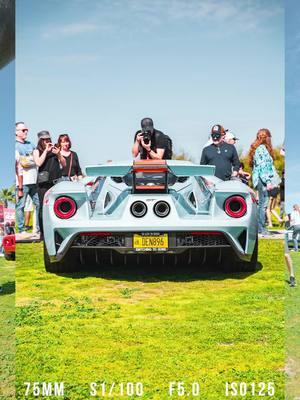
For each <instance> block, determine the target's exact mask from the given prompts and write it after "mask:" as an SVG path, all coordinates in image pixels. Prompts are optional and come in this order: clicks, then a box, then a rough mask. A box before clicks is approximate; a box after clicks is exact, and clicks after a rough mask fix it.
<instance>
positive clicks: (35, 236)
mask: <svg viewBox="0 0 300 400" xmlns="http://www.w3.org/2000/svg"><path fill="white" fill-rule="evenodd" d="M31 238H32V239H35V240H40V239H41V234H40V232H37V233H33V234H32V235H31Z"/></svg>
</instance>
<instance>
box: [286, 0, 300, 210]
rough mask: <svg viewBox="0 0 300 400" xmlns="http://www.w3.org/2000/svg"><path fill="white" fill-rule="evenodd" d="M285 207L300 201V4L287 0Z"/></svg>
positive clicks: (290, 207)
mask: <svg viewBox="0 0 300 400" xmlns="http://www.w3.org/2000/svg"><path fill="white" fill-rule="evenodd" d="M285 15H286V102H285V106H286V145H285V147H286V154H287V157H286V210H287V211H288V212H290V211H291V210H292V205H293V204H295V203H298V204H300V180H299V171H300V166H299V154H300V130H299V126H300V114H299V108H300V81H299V76H300V64H299V61H300V31H299V20H300V7H299V2H298V1H297V0H288V1H286V14H285Z"/></svg>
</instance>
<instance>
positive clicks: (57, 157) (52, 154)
mask: <svg viewBox="0 0 300 400" xmlns="http://www.w3.org/2000/svg"><path fill="white" fill-rule="evenodd" d="M37 137H38V144H37V148H36V149H35V150H34V151H33V158H34V161H35V163H36V165H37V166H38V177H37V185H38V194H39V200H40V209H39V225H40V230H41V235H43V226H42V215H43V212H42V208H43V200H44V196H45V193H46V192H47V191H48V190H49V189H50V188H51V187H52V186H53V185H55V183H56V181H57V180H58V179H59V178H61V176H62V174H61V169H62V168H64V167H65V166H66V160H65V159H64V157H63V156H62V154H61V153H60V149H59V148H57V147H56V146H54V144H53V143H52V141H51V136H50V133H49V132H48V131H41V132H39V133H38V134H37Z"/></svg>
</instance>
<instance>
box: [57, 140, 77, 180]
mask: <svg viewBox="0 0 300 400" xmlns="http://www.w3.org/2000/svg"><path fill="white" fill-rule="evenodd" d="M57 147H58V148H59V149H60V152H61V154H62V155H63V157H64V159H65V160H66V166H65V167H63V168H62V170H61V174H62V176H64V177H68V178H70V180H72V181H76V180H78V179H81V178H82V171H81V168H80V164H79V159H78V155H77V153H75V151H73V150H71V147H72V143H71V139H70V137H69V135H67V134H62V135H59V137H58V143H57Z"/></svg>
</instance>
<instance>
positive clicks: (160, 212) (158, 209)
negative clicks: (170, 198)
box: [153, 201, 171, 218]
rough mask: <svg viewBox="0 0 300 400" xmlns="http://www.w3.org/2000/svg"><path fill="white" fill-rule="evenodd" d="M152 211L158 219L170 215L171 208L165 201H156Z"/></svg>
mask: <svg viewBox="0 0 300 400" xmlns="http://www.w3.org/2000/svg"><path fill="white" fill-rule="evenodd" d="M153 211H154V213H155V215H157V216H158V217H160V218H164V217H166V216H167V215H169V214H170V211H171V208H170V206H169V204H168V203H167V202H166V201H158V202H157V203H155V204H154V207H153Z"/></svg>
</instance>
